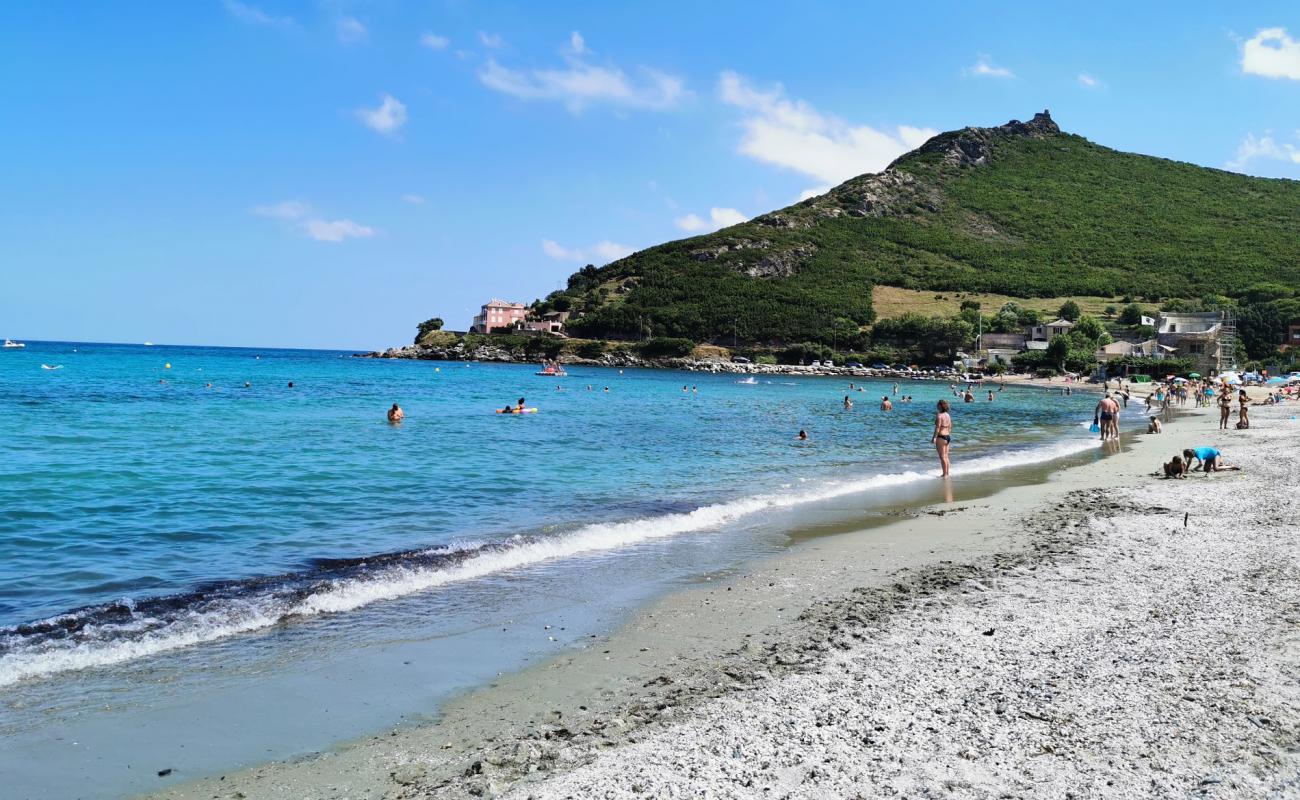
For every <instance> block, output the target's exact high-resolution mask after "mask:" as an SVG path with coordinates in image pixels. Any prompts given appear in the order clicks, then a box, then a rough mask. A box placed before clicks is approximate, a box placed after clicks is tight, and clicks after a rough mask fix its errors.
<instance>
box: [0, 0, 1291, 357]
mask: <svg viewBox="0 0 1300 800" xmlns="http://www.w3.org/2000/svg"><path fill="white" fill-rule="evenodd" d="M1009 5H1012V4H1007V3H988V4H981V3H957V2H954V3H951V4H947V5H946V6H945V5H944V4H938V3H936V4H928V5H926V6H925V7H924V8H921V7H919V6H916V5H908V4H896V3H890V4H885V3H861V2H856V3H849V2H845V3H826V2H803V3H799V4H797V5H796V4H789V5H776V4H764V3H754V2H752V0H750V2H711V3H698V2H695V3H677V2H658V3H655V4H637V5H633V4H622V3H608V2H574V3H560V2H553V3H514V4H510V3H470V2H457V1H454V0H434V2H420V3H414V2H412V3H401V2H389V1H385V0H373V1H371V2H362V1H361V0H357V1H356V2H344V1H343V0H338V1H337V2H288V1H287V0H248V2H244V1H243V0H239V1H238V2H237V1H236V0H191V1H189V2H183V3H146V2H138V3H135V2H103V3H74V2H61V1H58V0H49V2H41V3H6V4H4V5H3V7H0V76H2V77H3V80H2V81H0V120H2V123H0V153H2V154H3V155H0V272H2V273H3V275H2V276H0V277H2V278H3V284H2V285H0V336H10V337H15V338H18V337H22V338H32V339H38V338H40V339H76V340H94V341H128V342H135V341H145V340H152V341H155V342H171V343H201V344H229V345H256V346H272V345H281V346H299V347H341V348H372V347H380V346H387V345H391V344H400V343H403V342H406V341H408V340H409V339H410V337H411V335H412V334H413V332H414V326H415V323H416V322H418V321H420V320H422V319H425V318H427V317H431V316H435V315H436V316H441V317H443V318H445V319H446V320H447V322H448V325H449V327H454V328H464V327H465V326H467V325H468V323H469V319H470V317H471V315H472V314H473V313H474V310H476V308H477V306H478V305H479V304H481V303H482V302H483V301H485V300H487V299H488V298H490V297H502V298H506V299H512V300H520V301H525V302H526V301H529V300H532V299H533V298H535V297H538V296H542V295H544V294H545V293H547V292H549V291H551V290H553V289H555V288H557V287H558V286H560V285H561V284H562V283H563V281H564V280H565V278H566V277H567V276H568V274H569V273H570V272H571V271H573V270H574V269H576V268H578V267H580V266H582V264H584V263H587V262H588V261H592V262H595V263H597V264H601V263H605V262H606V261H608V260H610V259H612V258H614V257H617V256H619V255H622V254H624V253H626V252H629V251H630V250H632V249H636V248H640V247H645V246H648V245H652V244H656V243H658V242H661V241H665V240H668V239H672V238H677V237H680V236H684V235H688V234H690V233H695V232H702V231H706V230H710V229H712V228H713V227H717V226H720V225H725V224H730V223H732V222H735V221H739V220H741V219H743V218H746V217H749V216H753V215H755V214H758V213H761V212H763V211H767V210H770V209H772V208H777V207H780V206H783V205H787V204H789V203H791V202H793V201H795V200H797V199H799V197H800V196H802V195H803V194H804V193H806V192H813V191H818V190H822V189H825V188H826V187H828V186H830V185H833V184H834V183H836V182H838V181H840V180H843V179H844V178H847V177H850V176H852V175H855V174H860V173H862V172H870V171H876V170H879V169H881V168H882V167H883V166H884V165H885V164H887V163H888V162H889V161H890V160H892V159H893V158H894V157H895V156H897V155H899V154H900V153H901V152H903V151H905V150H907V149H910V148H911V147H913V146H915V145H916V144H917V143H919V142H920V141H922V140H923V139H924V138H925V136H927V135H929V134H931V133H933V132H936V131H942V130H949V129H952V128H958V127H961V126H963V125H996V124H1001V123H1003V122H1005V121H1007V120H1008V119H1011V118H1020V119H1027V118H1028V117H1029V116H1031V115H1032V114H1033V113H1034V112H1036V111H1039V110H1042V109H1043V108H1050V109H1051V111H1052V115H1053V117H1054V118H1055V119H1056V120H1057V122H1058V123H1059V124H1060V125H1061V127H1062V128H1063V129H1065V130H1067V131H1070V132H1073V133H1079V134H1081V135H1084V136H1086V137H1088V138H1089V139H1092V140H1093V141H1096V142H1099V143H1101V144H1104V145H1107V146H1111V147H1115V148H1119V149H1122V150H1131V151H1136V152H1142V153H1148V154H1152V155H1159V156H1163V157H1167V158H1173V159H1179V160H1185V161H1190V162H1194V163H1197V164H1203V165H1206V166H1212V167H1217V168H1225V169H1233V170H1237V171H1242V172H1247V173H1250V174H1256V175H1267V176H1275V177H1290V178H1300V133H1297V131H1300V7H1297V6H1296V5H1295V4H1294V3H1290V4H1288V3H1280V2H1279V3H1267V2H1263V3H1251V4H1227V3H1222V2H1190V3H1189V2H1181V3H1150V4H1142V3H1130V2H1125V3H1118V2H1114V3H1110V2H1093V3H1087V4H1070V7H1069V8H1062V9H1053V10H1050V11H1045V10H1041V9H1030V8H1028V5H1029V4H1025V5H1026V8H1025V9H1023V10H1012V11H1007V10H1006V8H1007V6H1009ZM1035 5H1037V4H1035Z"/></svg>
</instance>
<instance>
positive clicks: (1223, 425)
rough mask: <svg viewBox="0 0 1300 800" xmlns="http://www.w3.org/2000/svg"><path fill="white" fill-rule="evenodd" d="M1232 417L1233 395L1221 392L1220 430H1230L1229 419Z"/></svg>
mask: <svg viewBox="0 0 1300 800" xmlns="http://www.w3.org/2000/svg"><path fill="white" fill-rule="evenodd" d="M1230 416H1232V395H1231V394H1229V393H1228V392H1226V391H1222V390H1220V392H1219V430H1221V431H1226V430H1227V429H1228V417H1230Z"/></svg>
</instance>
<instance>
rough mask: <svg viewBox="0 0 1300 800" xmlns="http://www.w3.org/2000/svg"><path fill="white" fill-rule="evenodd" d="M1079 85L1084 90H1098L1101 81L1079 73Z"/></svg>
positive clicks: (1084, 73)
mask: <svg viewBox="0 0 1300 800" xmlns="http://www.w3.org/2000/svg"><path fill="white" fill-rule="evenodd" d="M1079 85H1080V86H1082V87H1083V88H1085V89H1100V88H1101V81H1099V80H1097V79H1096V78H1094V77H1093V76H1091V75H1089V74H1088V73H1086V72H1080V73H1079Z"/></svg>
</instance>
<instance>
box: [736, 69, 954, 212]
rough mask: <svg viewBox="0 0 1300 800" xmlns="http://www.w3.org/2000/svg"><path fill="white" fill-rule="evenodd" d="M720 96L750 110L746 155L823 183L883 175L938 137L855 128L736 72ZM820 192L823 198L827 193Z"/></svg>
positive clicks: (744, 123) (922, 131) (744, 124)
mask: <svg viewBox="0 0 1300 800" xmlns="http://www.w3.org/2000/svg"><path fill="white" fill-rule="evenodd" d="M718 93H719V95H720V96H721V98H722V101H723V102H724V103H726V104H728V105H732V106H736V107H737V108H741V109H744V110H745V111H747V112H749V113H748V116H746V117H745V118H744V119H743V120H741V123H740V125H741V128H742V129H743V130H744V135H743V136H742V137H741V140H740V145H739V151H740V152H741V153H742V154H744V155H747V156H749V157H750V158H753V159H756V160H758V161H762V162H765V163H768V164H775V165H777V166H780V167H786V168H788V169H792V170H795V171H796V172H800V173H803V174H804V175H807V176H809V177H811V178H815V179H816V180H817V181H819V183H820V184H836V183H840V182H842V181H845V180H847V179H848V178H851V177H853V176H855V175H861V174H862V173H864V172H879V171H880V170H882V169H884V168H885V167H886V166H887V165H888V164H889V162H891V161H893V160H894V159H895V158H897V157H898V156H900V155H902V154H903V153H905V152H907V151H908V150H912V149H914V148H916V147H919V146H920V145H921V144H922V143H923V142H925V141H926V140H927V139H929V138H930V137H931V136H934V135H935V134H936V133H937V131H934V130H931V129H929V128H917V127H913V126H910V125H899V126H897V127H896V128H895V129H894V131H893V132H892V133H890V132H886V131H881V130H877V129H875V128H872V127H870V126H868V125H851V124H849V123H848V122H846V121H844V120H842V119H840V118H838V117H836V116H833V115H830V114H823V113H821V112H819V111H817V109H815V108H813V107H812V106H810V105H808V104H807V103H805V102H803V101H801V100H791V99H789V98H788V97H786V95H785V89H784V88H783V87H782V86H781V85H780V84H776V85H774V86H773V87H772V88H771V89H767V90H758V89H755V88H754V87H753V86H751V85H750V84H749V82H748V81H747V80H746V79H745V78H744V77H742V76H740V75H738V74H736V73H734V72H724V73H722V77H721V79H720V80H719V82H718ZM815 191H816V192H817V193H818V194H820V193H821V192H823V191H825V189H818V190H815Z"/></svg>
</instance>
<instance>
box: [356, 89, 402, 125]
mask: <svg viewBox="0 0 1300 800" xmlns="http://www.w3.org/2000/svg"><path fill="white" fill-rule="evenodd" d="M356 114H357V119H360V120H361V122H362V124H363V125H365V126H366V127H367V128H370V129H371V130H375V131H379V132H380V133H383V134H390V135H391V134H394V133H397V130H398V128H401V127H402V126H403V125H405V124H406V106H404V105H402V102H401V101H400V100H398V99H397V98H396V97H393V96H392V95H391V94H386V95H384V96H383V101H382V102H381V103H380V104H379V108H374V109H371V108H358V109H357V112H356Z"/></svg>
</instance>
